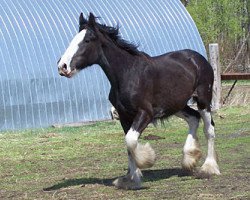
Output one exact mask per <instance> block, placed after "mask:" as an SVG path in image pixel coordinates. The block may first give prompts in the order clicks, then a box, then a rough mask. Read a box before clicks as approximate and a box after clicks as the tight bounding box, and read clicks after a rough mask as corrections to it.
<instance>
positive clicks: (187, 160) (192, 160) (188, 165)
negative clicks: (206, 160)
mask: <svg viewBox="0 0 250 200" xmlns="http://www.w3.org/2000/svg"><path fill="white" fill-rule="evenodd" d="M200 158H201V151H200V149H195V150H193V151H190V152H187V153H185V154H184V155H183V160H182V169H184V170H185V171H193V169H194V168H195V167H196V164H197V162H198V161H199V159H200Z"/></svg>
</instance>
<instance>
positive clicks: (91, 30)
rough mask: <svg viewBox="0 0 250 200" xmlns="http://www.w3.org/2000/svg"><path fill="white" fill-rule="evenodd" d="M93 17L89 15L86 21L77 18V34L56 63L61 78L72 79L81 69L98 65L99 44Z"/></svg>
mask: <svg viewBox="0 0 250 200" xmlns="http://www.w3.org/2000/svg"><path fill="white" fill-rule="evenodd" d="M97 29H98V28H97V24H96V22H95V16H94V15H93V14H92V13H90V15H89V19H88V20H86V19H84V17H83V14H82V13H81V14H80V17H79V33H78V34H77V35H76V36H75V37H74V38H73V40H72V41H71V42H70V44H69V47H68V48H67V50H66V51H65V53H64V54H63V56H62V57H61V58H60V59H59V61H58V72H59V74H60V75H62V76H66V77H68V78H70V77H72V76H73V75H74V74H76V73H77V72H78V71H80V70H81V69H84V68H85V67H87V66H90V65H92V64H96V63H98V59H99V57H100V53H99V52H100V49H101V44H100V42H99V39H98V33H97V32H98V30H97Z"/></svg>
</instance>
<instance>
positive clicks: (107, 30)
mask: <svg viewBox="0 0 250 200" xmlns="http://www.w3.org/2000/svg"><path fill="white" fill-rule="evenodd" d="M97 25H98V28H99V30H100V32H102V33H103V34H105V35H107V36H108V37H109V38H110V39H111V40H112V41H113V42H114V43H115V44H116V45H117V46H118V47H119V48H121V49H124V50H126V51H127V52H129V53H130V54H132V55H141V54H145V53H143V52H141V51H139V50H138V45H136V44H134V43H131V42H128V41H126V40H124V39H123V38H122V37H121V35H120V33H119V29H120V27H119V26H118V25H117V26H116V27H112V26H107V25H105V24H99V23H97Z"/></svg>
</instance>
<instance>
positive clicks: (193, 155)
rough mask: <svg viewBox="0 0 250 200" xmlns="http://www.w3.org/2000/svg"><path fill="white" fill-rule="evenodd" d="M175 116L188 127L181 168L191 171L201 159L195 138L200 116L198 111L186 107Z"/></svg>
mask: <svg viewBox="0 0 250 200" xmlns="http://www.w3.org/2000/svg"><path fill="white" fill-rule="evenodd" d="M176 116H177V117H180V118H182V119H184V120H185V121H186V122H187V123H188V126H189V132H188V136H187V139H186V142H185V145H184V148H183V160H182V168H183V169H184V170H188V171H192V170H193V169H194V167H195V166H196V164H197V162H198V160H199V159H200V158H201V150H200V145H199V142H198V138H197V136H196V132H197V129H198V126H199V120H200V114H199V112H198V111H196V110H194V109H192V108H190V107H188V106H186V107H185V108H184V109H183V110H182V111H180V112H178V113H176Z"/></svg>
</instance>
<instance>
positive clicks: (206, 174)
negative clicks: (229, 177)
mask: <svg viewBox="0 0 250 200" xmlns="http://www.w3.org/2000/svg"><path fill="white" fill-rule="evenodd" d="M220 174H221V173H220V170H219V166H218V164H217V163H216V161H213V160H211V161H209V162H205V163H204V164H203V165H202V167H201V169H200V171H199V173H198V175H197V176H198V178H210V177H211V176H212V175H220Z"/></svg>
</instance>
